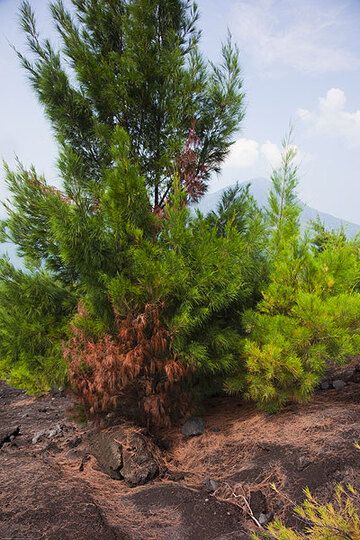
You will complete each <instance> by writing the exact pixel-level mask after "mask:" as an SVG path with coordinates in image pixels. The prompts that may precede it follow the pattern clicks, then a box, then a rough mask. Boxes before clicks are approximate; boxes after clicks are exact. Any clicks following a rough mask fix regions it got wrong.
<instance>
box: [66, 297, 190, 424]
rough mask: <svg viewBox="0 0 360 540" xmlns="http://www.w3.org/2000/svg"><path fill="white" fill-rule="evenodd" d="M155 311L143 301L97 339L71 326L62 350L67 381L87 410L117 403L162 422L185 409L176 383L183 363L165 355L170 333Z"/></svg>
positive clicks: (127, 410) (129, 412)
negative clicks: (113, 332)
mask: <svg viewBox="0 0 360 540" xmlns="http://www.w3.org/2000/svg"><path fill="white" fill-rule="evenodd" d="M81 310H82V311H83V308H81V307H79V311H81ZM160 311H161V308H160V307H159V306H155V305H152V304H147V305H146V306H145V307H144V311H143V312H142V313H140V314H136V315H135V314H132V313H129V314H128V315H127V317H126V318H124V319H120V320H118V321H117V325H118V330H117V333H116V335H110V334H106V335H104V336H103V337H101V338H100V339H94V338H89V337H88V336H87V335H86V332H85V331H84V330H82V329H80V328H78V327H76V326H74V327H73V328H72V332H73V336H72V338H71V339H70V341H69V343H68V344H67V346H66V347H65V348H64V356H65V358H66V359H67V360H68V362H69V378H70V382H71V383H72V384H73V386H74V387H75V389H76V391H77V393H78V395H79V397H80V399H81V400H82V401H83V403H84V404H85V406H86V407H87V409H88V410H89V411H90V412H91V413H100V412H108V411H111V410H117V409H118V410H121V413H123V414H125V415H128V416H131V417H136V418H137V419H138V420H140V421H142V422H146V423H147V424H153V425H154V424H155V425H167V424H169V423H170V419H171V418H172V416H173V414H174V412H175V413H176V414H181V412H182V411H183V410H185V407H186V399H185V397H184V392H183V391H182V384H181V383H182V381H183V379H184V377H185V375H186V373H187V368H186V367H185V366H184V364H183V363H181V362H180V361H179V360H178V359H177V358H175V357H174V356H173V355H171V352H170V351H171V337H170V335H169V332H168V330H167V329H166V328H165V327H164V325H163V324H162V323H161V321H160ZM82 315H83V316H84V312H82ZM175 403H176V411H174V406H175Z"/></svg>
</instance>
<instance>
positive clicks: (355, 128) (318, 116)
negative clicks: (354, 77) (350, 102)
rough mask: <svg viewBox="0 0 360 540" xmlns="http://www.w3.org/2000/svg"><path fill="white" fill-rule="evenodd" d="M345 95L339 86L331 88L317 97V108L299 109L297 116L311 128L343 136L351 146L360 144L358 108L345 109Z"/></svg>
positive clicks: (327, 133) (359, 113) (323, 132)
mask: <svg viewBox="0 0 360 540" xmlns="http://www.w3.org/2000/svg"><path fill="white" fill-rule="evenodd" d="M345 106H346V96H345V92H344V91H343V90H340V88H331V89H330V90H328V91H327V93H326V96H324V97H320V98H319V109H318V110H317V111H314V112H311V111H309V110H307V109H299V110H298V116H299V117H300V118H301V119H302V120H303V121H304V122H305V123H306V124H307V125H308V126H309V127H310V129H311V130H313V131H315V132H318V133H322V134H325V135H331V136H335V137H342V138H344V139H345V140H346V141H347V142H348V143H349V144H350V145H351V146H360V109H359V110H357V111H353V112H351V111H347V110H346V109H345Z"/></svg>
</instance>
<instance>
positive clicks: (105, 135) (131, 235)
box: [0, 0, 257, 423]
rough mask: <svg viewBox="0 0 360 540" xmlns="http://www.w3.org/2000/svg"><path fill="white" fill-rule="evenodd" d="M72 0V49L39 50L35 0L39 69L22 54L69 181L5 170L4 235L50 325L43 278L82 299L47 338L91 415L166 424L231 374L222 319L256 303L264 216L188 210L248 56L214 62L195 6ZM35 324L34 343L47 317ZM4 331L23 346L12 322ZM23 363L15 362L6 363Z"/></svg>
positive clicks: (228, 122)
mask: <svg viewBox="0 0 360 540" xmlns="http://www.w3.org/2000/svg"><path fill="white" fill-rule="evenodd" d="M73 6H74V9H75V13H74V16H73V15H71V14H70V13H68V12H67V11H66V10H65V9H64V7H63V5H62V3H61V2H55V3H54V4H52V6H51V11H52V15H53V18H54V20H55V22H56V25H57V28H58V31H59V33H60V37H61V39H62V42H63V47H62V50H61V51H60V52H56V51H55V50H54V49H53V47H52V46H51V44H50V43H49V42H48V41H44V42H43V43H41V42H40V38H39V36H38V33H37V30H36V25H35V19H34V15H33V13H32V11H31V8H30V5H29V4H28V3H24V4H23V6H22V8H21V14H22V24H23V28H24V30H25V32H26V34H27V37H28V43H29V45H30V49H31V51H32V53H33V54H34V56H35V59H34V60H29V59H27V58H25V57H24V56H23V55H22V54H21V53H18V54H19V56H20V58H21V61H22V64H23V66H24V67H25V69H26V70H27V72H28V74H29V77H30V80H31V82H32V84H33V87H34V89H35V92H36V93H37V95H38V97H39V99H40V101H41V103H42V104H43V105H44V107H45V111H46V114H47V116H48V117H49V119H50V121H51V123H52V126H53V129H54V132H55V134H56V136H57V140H58V142H59V146H60V157H59V172H60V175H61V179H62V187H61V189H57V188H55V187H53V186H50V185H48V184H47V182H46V180H45V178H43V177H41V176H39V175H38V174H37V173H36V170H35V168H31V169H30V170H29V171H27V170H25V169H24V168H23V167H22V166H21V165H20V166H19V167H18V169H17V170H16V171H10V170H9V169H7V182H8V185H9V189H10V192H11V193H12V200H11V201H10V202H8V203H7V211H8V218H7V219H6V220H5V221H4V223H3V231H4V236H5V238H6V239H8V240H11V241H13V242H15V243H16V244H17V246H18V252H19V254H20V256H22V257H23V258H24V261H25V263H26V265H27V271H26V274H24V276H21V279H25V280H26V281H27V282H29V303H30V305H31V307H32V310H35V311H37V312H39V313H40V315H39V321H41V320H42V319H43V318H46V317H47V316H48V314H49V313H51V312H52V310H53V309H55V308H56V302H55V304H54V305H52V306H48V299H47V297H46V295H47V294H48V292H47V291H46V290H44V297H41V296H40V297H39V296H34V295H33V293H32V290H33V288H35V284H36V282H37V280H39V276H46V280H49V282H50V284H52V285H53V287H54V288H57V289H56V290H59V291H61V294H63V295H64V298H68V299H69V301H68V303H67V309H66V310H63V311H61V310H60V311H59V312H57V314H58V315H59V317H58V318H55V319H54V318H53V319H49V321H50V320H51V321H52V322H53V325H54V326H53V330H54V332H53V333H49V339H50V336H51V340H53V343H54V346H55V347H56V350H57V351H58V354H59V351H60V350H61V349H62V350H63V353H64V355H65V358H66V361H67V365H68V369H69V379H70V383H71V384H72V386H73V388H74V389H75V391H76V392H77V394H78V395H79V397H81V399H82V400H83V402H84V403H85V405H86V406H87V407H88V409H90V410H91V411H96V412H103V411H106V410H109V409H111V408H119V407H120V408H121V409H122V411H123V412H125V414H128V415H130V414H132V413H135V414H136V416H137V418H138V419H139V418H140V419H141V420H142V421H144V422H145V421H147V422H148V423H149V422H155V421H156V422H159V421H168V419H169V418H170V416H171V415H172V413H173V412H174V411H176V412H179V411H180V410H181V400H182V398H181V395H185V392H184V387H185V386H188V385H189V381H190V379H191V377H193V376H194V374H195V373H207V374H209V373H211V374H216V375H217V376H223V375H224V373H226V372H228V371H230V369H231V368H232V366H233V363H234V361H235V359H236V357H237V354H238V352H237V351H238V347H239V334H238V332H237V330H236V328H234V322H233V320H231V317H230V315H228V316H227V317H223V314H224V313H226V312H227V311H228V312H229V313H233V315H232V317H233V318H234V317H235V315H237V314H238V311H239V309H240V307H239V306H241V305H242V304H243V303H244V305H245V304H246V305H252V304H251V297H252V296H253V295H254V292H253V289H254V287H253V284H252V282H251V277H250V276H251V274H252V272H251V271H250V266H251V263H252V257H253V256H255V255H254V252H255V249H254V248H252V249H248V247H247V239H246V238H247V235H248V234H250V232H249V231H252V230H253V229H252V227H250V226H248V220H249V219H250V213H248V217H247V218H246V219H245V218H244V220H243V230H240V227H239V226H238V224H237V225H235V224H231V223H230V221H231V220H228V221H229V223H228V224H226V223H225V222H224V223H223V224H222V226H221V227H222V230H221V232H220V229H219V226H218V223H214V222H211V221H209V220H207V219H205V218H204V217H203V216H201V214H199V213H198V214H196V215H194V214H193V213H191V212H190V210H189V209H188V208H187V205H188V203H189V202H190V201H191V200H196V199H198V198H199V197H200V196H201V195H202V194H203V192H204V190H205V189H206V182H207V180H208V178H209V176H210V174H211V172H213V171H217V170H219V168H220V166H221V162H222V161H223V159H224V157H225V156H226V154H227V152H228V149H229V147H230V144H231V139H232V136H233V134H234V133H235V130H236V129H237V127H238V124H239V121H240V120H241V119H242V116H243V94H242V90H241V79H240V70H239V65H238V53H237V49H236V47H234V46H233V45H232V44H231V40H230V39H229V40H228V41H227V43H226V44H225V46H224V47H223V58H224V60H223V64H222V65H221V66H220V67H217V66H214V65H212V64H209V63H207V62H205V60H204V58H203V57H202V56H201V55H200V52H199V50H198V40H199V32H198V31H197V29H196V22H197V17H198V15H197V10H196V7H195V6H193V5H192V3H191V2H189V1H180V0H177V1H174V2H167V1H160V0H159V1H153V0H132V1H129V2H125V1H121V0H118V1H113V0H107V1H103V2H98V1H97V0H73ZM66 62H68V64H69V66H70V67H69V69H68V68H64V67H63V66H64V65H66ZM252 212H253V214H254V213H255V209H254V208H253V210H252ZM252 234H253V233H252ZM254 245H257V244H254ZM12 271H13V270H12ZM14 271H15V270H14ZM44 279H45V278H44ZM2 286H3V288H4V291H5V292H6V296H7V297H8V296H9V295H10V293H11V287H10V283H9V282H8V280H6V279H4V280H3V282H2ZM18 287H19V288H18V292H19V291H20V287H21V284H19V286H18ZM49 287H50V285H49ZM59 295H60V293H59ZM60 296H61V295H60ZM15 298H16V302H18V301H20V294H17V296H16V297H15ZM0 302H1V301H0ZM32 302H34V305H33V304H32ZM235 305H236V306H237V307H236V309H235V308H234V306H235ZM4 307H5V306H4ZM29 313H32V311H30V312H29ZM21 314H22V317H23V318H24V319H25V321H26V324H28V325H29V327H30V328H31V329H32V330H31V332H30V334H29V335H30V338H29V339H30V344H31V342H32V340H33V339H35V337H36V328H37V324H38V323H39V321H38V320H36V321H34V319H33V318H31V317H30V316H29V317H28V318H27V315H26V313H24V312H22V313H21ZM0 324H3V333H4V334H6V335H8V336H9V335H10V332H11V325H10V323H9V322H8V321H7V320H6V319H5V318H4V319H3V321H0ZM11 324H13V322H12V323H11ZM48 328H49V326H48V325H45V326H44V333H45V334H46V332H47V329H48ZM42 354H43V355H44V362H46V354H47V350H44V351H43V352H42ZM58 361H59V365H63V360H62V358H60V357H58ZM44 362H43V363H44ZM49 362H50V356H49ZM16 365H17V357H16V355H15V356H14V355H13V356H8V360H7V366H5V368H4V369H6V370H7V371H8V372H9V371H11V370H13V369H14V367H16ZM27 368H28V369H29V370H30V371H31V369H32V365H31V362H30V359H29V358H28V357H27ZM175 396H178V397H179V398H178V399H177V400H176V399H175Z"/></svg>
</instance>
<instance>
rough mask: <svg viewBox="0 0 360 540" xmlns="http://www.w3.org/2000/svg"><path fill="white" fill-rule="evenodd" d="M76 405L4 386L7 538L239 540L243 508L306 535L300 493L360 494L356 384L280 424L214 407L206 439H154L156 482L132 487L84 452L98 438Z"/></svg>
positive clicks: (1, 478)
mask: <svg viewBox="0 0 360 540" xmlns="http://www.w3.org/2000/svg"><path fill="white" fill-rule="evenodd" d="M70 406H71V399H70V397H69V396H67V395H65V394H61V393H57V394H52V395H47V396H44V397H41V398H29V397H28V396H26V395H25V394H24V393H22V392H21V391H18V390H15V389H13V388H10V387H9V386H7V385H6V384H5V383H3V382H0V447H1V448H0V539H3V538H24V539H26V540H28V539H29V540H32V539H40V538H41V539H51V540H55V539H59V540H60V539H69V540H70V539H71V540H72V539H79V540H80V539H81V540H82V539H84V538H87V539H90V540H92V539H94V540H95V539H105V540H107V539H126V540H142V539H144V540H147V539H148V540H150V539H155V538H156V539H164V540H165V539H170V540H171V539H173V540H183V539H184V540H186V539H188V540H213V539H214V540H215V539H217V540H225V539H230V538H231V539H238V540H239V539H240V540H241V539H242V540H244V539H246V538H250V531H251V530H254V529H255V528H256V526H255V523H254V520H253V519H252V518H251V516H250V513H251V512H250V511H249V508H248V505H250V508H252V511H253V513H254V515H259V513H267V514H272V513H273V514H275V515H277V516H279V515H280V516H283V517H284V519H286V520H287V521H288V522H289V523H292V524H295V525H296V526H299V527H300V526H301V524H299V523H296V521H294V518H293V517H292V512H291V507H292V504H291V502H290V501H294V502H300V501H301V500H302V498H303V489H304V487H306V486H309V487H310V488H311V489H312V491H313V493H314V494H315V495H317V496H318V497H319V498H320V499H322V500H328V499H330V498H331V496H332V493H333V489H334V486H335V484H336V483H338V482H350V483H351V484H353V485H354V486H355V487H357V488H360V452H359V451H358V450H356V448H355V447H354V444H353V443H354V442H356V441H359V440H360V385H359V384H355V383H352V382H347V384H346V386H345V387H344V388H342V389H340V390H335V389H329V390H326V391H321V392H319V393H317V394H316V395H315V397H314V399H313V400H312V402H310V403H308V404H306V405H303V406H294V407H289V408H287V409H286V410H284V411H283V412H282V413H280V414H277V415H267V414H265V413H262V412H259V411H257V410H256V409H254V408H253V407H251V406H250V405H248V404H244V403H243V402H242V401H241V400H239V399H236V398H216V399H212V400H210V401H209V402H208V403H207V404H206V408H205V410H206V411H207V412H206V414H205V415H204V416H203V418H204V421H205V432H204V434H202V435H200V436H198V437H193V438H189V439H186V438H184V436H183V435H182V434H181V429H180V426H178V427H174V428H172V429H171V430H168V431H166V432H165V431H164V432H162V433H158V434H157V435H156V436H154V437H153V438H152V444H153V443H154V442H155V443H157V444H158V445H159V447H160V449H159V455H161V460H162V462H163V466H162V467H160V469H161V474H160V476H158V477H157V478H155V479H154V480H152V481H151V482H149V483H148V484H146V485H144V486H139V487H135V488H130V487H129V486H128V485H126V483H125V482H124V481H123V480H118V479H114V478H110V477H109V475H107V474H106V473H105V472H104V470H103V468H102V467H101V465H100V463H99V462H98V461H97V459H96V458H95V457H94V455H91V446H89V441H90V440H94V437H95V438H96V433H97V432H98V428H96V426H94V425H93V424H91V423H88V424H86V425H80V424H77V423H75V422H74V421H73V420H72V419H71V415H70V414H69V412H68V411H69V408H70ZM124 426H125V424H123V425H122V428H124ZM126 429H129V426H128V425H126ZM104 430H105V431H106V432H112V430H114V427H109V428H103V429H102V430H101V433H104ZM209 479H212V480H215V481H216V483H215V484H214V485H215V487H216V489H215V492H209V490H208V488H207V487H206V486H207V484H209V482H207V481H208V480H209ZM174 480H176V481H174ZM271 484H274V485H275V486H276V488H277V489H278V492H275V491H274V490H273V489H272V488H271Z"/></svg>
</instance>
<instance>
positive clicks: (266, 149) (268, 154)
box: [261, 141, 281, 167]
mask: <svg viewBox="0 0 360 540" xmlns="http://www.w3.org/2000/svg"><path fill="white" fill-rule="evenodd" d="M261 153H262V154H263V156H264V157H265V159H266V160H267V161H268V162H269V163H270V165H271V166H272V167H278V166H279V165H280V163H281V150H280V148H279V147H278V145H277V144H274V143H272V142H270V141H266V142H265V143H264V144H262V145H261Z"/></svg>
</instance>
